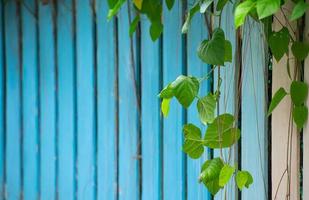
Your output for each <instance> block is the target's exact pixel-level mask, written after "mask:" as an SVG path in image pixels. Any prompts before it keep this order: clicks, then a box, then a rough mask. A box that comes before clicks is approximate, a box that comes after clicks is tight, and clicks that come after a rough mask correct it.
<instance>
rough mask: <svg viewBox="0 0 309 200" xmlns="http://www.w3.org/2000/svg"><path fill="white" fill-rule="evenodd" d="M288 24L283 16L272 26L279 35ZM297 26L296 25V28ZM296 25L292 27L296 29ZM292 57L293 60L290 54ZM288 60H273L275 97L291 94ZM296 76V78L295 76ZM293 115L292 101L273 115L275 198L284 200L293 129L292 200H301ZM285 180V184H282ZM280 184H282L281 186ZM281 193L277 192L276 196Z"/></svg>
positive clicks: (289, 6) (285, 58) (273, 178)
mask: <svg viewBox="0 0 309 200" xmlns="http://www.w3.org/2000/svg"><path fill="white" fill-rule="evenodd" d="M290 8H291V3H289V4H288V5H287V7H286V9H287V10H289V9H290ZM278 20H280V22H281V23H283V24H285V25H287V24H286V22H285V18H284V16H283V14H282V13H279V14H277V16H276V18H275V19H274V23H273V30H275V31H279V30H280V29H281V28H282V25H281V23H280V22H279V21H278ZM294 25H295V24H294ZM294 25H293V26H294ZM289 57H292V53H291V52H290V55H289ZM289 61H290V69H291V72H293V71H294V67H295V59H290V60H289ZM287 62H288V57H287V56H284V57H283V58H282V59H281V60H280V62H276V60H275V59H273V72H272V74H273V77H272V93H273V94H274V93H275V92H276V91H277V90H278V89H279V88H280V87H283V88H285V90H286V91H288V92H289V91H290V84H291V79H290V78H289V76H288V72H287ZM292 75H293V74H292ZM290 111H291V98H290V97H287V98H284V99H283V101H282V102H281V103H280V104H279V105H278V106H277V108H276V109H275V110H274V112H273V114H272V133H271V134H272V139H271V140H272V145H271V146H272V152H271V154H272V155H271V161H272V198H273V199H274V198H275V195H276V193H277V197H276V199H285V198H286V195H287V192H288V191H287V188H288V186H287V182H288V181H287V180H288V176H287V172H286V169H287V163H288V161H287V144H288V133H289V127H292V126H293V132H292V133H291V136H292V137H291V138H290V141H292V142H291V143H292V145H291V149H290V150H291V153H290V152H289V154H290V155H291V158H292V160H291V162H290V163H291V169H290V170H291V177H290V190H291V191H290V192H291V193H290V199H292V200H298V199H299V138H298V135H299V134H297V132H296V127H295V126H294V125H293V121H292V119H291V120H289V118H290ZM281 179H282V180H281ZM280 182H281V184H280ZM277 189H278V192H276V191H277Z"/></svg>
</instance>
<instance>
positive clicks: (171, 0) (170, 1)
mask: <svg viewBox="0 0 309 200" xmlns="http://www.w3.org/2000/svg"><path fill="white" fill-rule="evenodd" d="M165 3H166V7H167V8H168V9H169V10H171V9H172V8H173V6H174V3H175V0H165Z"/></svg>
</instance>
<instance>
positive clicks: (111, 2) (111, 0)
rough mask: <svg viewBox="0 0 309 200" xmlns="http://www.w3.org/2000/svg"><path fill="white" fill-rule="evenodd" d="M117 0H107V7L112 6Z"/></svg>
mask: <svg viewBox="0 0 309 200" xmlns="http://www.w3.org/2000/svg"><path fill="white" fill-rule="evenodd" d="M117 2H118V0H107V3H108V7H109V8H114V7H115V5H116V3H117Z"/></svg>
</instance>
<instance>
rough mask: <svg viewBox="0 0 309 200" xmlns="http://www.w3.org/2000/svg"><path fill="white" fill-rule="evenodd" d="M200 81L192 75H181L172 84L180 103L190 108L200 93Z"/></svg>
mask: <svg viewBox="0 0 309 200" xmlns="http://www.w3.org/2000/svg"><path fill="white" fill-rule="evenodd" d="M199 84H200V83H199V81H198V80H197V79H196V78H195V77H191V76H182V75H181V76H179V77H178V78H177V79H176V80H175V81H174V82H173V83H172V85H171V87H172V88H173V90H174V95H175V97H176V99H177V100H178V101H179V103H180V104H181V105H182V106H183V107H185V108H188V107H189V106H190V105H191V103H192V102H193V100H194V98H195V97H196V96H197V94H198V90H199Z"/></svg>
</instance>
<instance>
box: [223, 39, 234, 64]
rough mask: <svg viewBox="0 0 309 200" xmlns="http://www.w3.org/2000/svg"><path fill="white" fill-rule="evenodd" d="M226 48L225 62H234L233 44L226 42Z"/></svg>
mask: <svg viewBox="0 0 309 200" xmlns="http://www.w3.org/2000/svg"><path fill="white" fill-rule="evenodd" d="M224 48H225V52H224V62H232V54H233V53H232V44H231V42H230V41H228V40H225V43H224Z"/></svg>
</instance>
